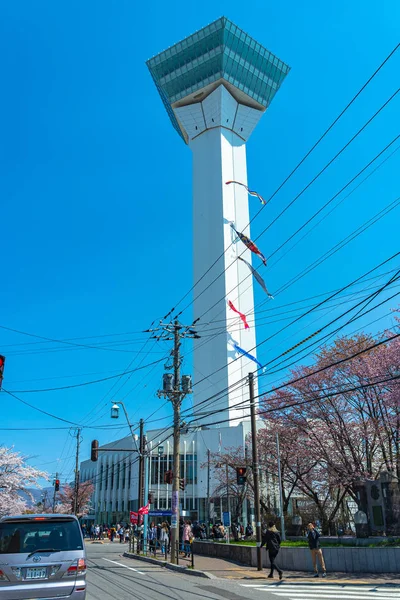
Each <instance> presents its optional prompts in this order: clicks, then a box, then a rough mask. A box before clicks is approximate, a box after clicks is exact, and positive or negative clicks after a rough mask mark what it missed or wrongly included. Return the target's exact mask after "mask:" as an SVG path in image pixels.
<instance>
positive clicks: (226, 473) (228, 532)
mask: <svg viewBox="0 0 400 600" xmlns="http://www.w3.org/2000/svg"><path fill="white" fill-rule="evenodd" d="M225 475H226V504H227V509H228V513H229V520H230V514H231V499H230V497H229V465H228V463H227V462H226V463H225ZM229 530H230V526H229V525H228V526H227V542H228V544H229V542H230V540H229V537H230V536H229V534H230V531H229Z"/></svg>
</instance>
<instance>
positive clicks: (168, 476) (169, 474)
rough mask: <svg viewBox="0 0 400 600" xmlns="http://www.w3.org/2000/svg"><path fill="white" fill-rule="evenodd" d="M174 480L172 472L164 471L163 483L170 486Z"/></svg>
mask: <svg viewBox="0 0 400 600" xmlns="http://www.w3.org/2000/svg"><path fill="white" fill-rule="evenodd" d="M173 478H174V474H173V472H172V471H165V473H164V483H167V484H169V485H170V484H171V483H172V480H173Z"/></svg>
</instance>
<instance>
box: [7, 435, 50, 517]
mask: <svg viewBox="0 0 400 600" xmlns="http://www.w3.org/2000/svg"><path fill="white" fill-rule="evenodd" d="M40 479H48V475H47V473H45V472H44V471H40V470H39V469H35V468H34V467H31V466H30V465H28V464H26V458H25V457H23V456H22V455H21V454H20V453H18V452H14V450H13V448H7V447H5V446H1V447H0V516H5V515H9V514H14V515H15V514H21V513H23V512H24V511H25V510H26V509H27V502H26V500H24V499H23V497H22V496H21V493H24V494H25V495H27V496H28V497H31V498H32V496H31V494H30V492H29V490H28V489H27V488H29V487H39V484H38V481H39V480H40Z"/></svg>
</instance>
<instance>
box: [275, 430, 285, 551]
mask: <svg viewBox="0 0 400 600" xmlns="http://www.w3.org/2000/svg"><path fill="white" fill-rule="evenodd" d="M276 452H277V455H278V481H279V504H280V511H279V512H280V513H281V536H282V541H285V540H286V533H285V516H284V514H283V493H282V473H281V452H280V449H279V435H278V432H277V433H276Z"/></svg>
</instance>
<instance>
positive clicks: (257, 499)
mask: <svg viewBox="0 0 400 600" xmlns="http://www.w3.org/2000/svg"><path fill="white" fill-rule="evenodd" d="M249 393H250V414H251V447H252V451H253V482H254V507H255V509H256V542H257V570H258V571H262V560H261V510H260V481H259V475H260V474H259V466H258V451H257V429H256V407H255V401H254V375H253V373H249Z"/></svg>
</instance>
